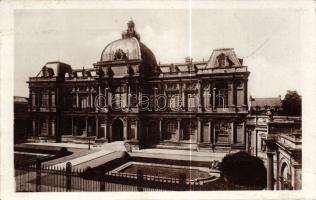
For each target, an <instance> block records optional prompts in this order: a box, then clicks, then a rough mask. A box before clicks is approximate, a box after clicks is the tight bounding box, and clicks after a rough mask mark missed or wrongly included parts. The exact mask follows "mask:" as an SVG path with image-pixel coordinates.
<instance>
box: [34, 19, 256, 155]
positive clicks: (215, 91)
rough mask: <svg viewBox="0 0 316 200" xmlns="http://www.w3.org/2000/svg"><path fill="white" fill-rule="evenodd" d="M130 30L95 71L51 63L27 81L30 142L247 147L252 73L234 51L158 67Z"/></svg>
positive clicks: (131, 28) (130, 26) (106, 52)
mask: <svg viewBox="0 0 316 200" xmlns="http://www.w3.org/2000/svg"><path fill="white" fill-rule="evenodd" d="M127 25H128V28H127V30H126V31H125V32H123V33H122V38H121V39H118V40H115V41H113V42H111V43H110V44H108V45H107V46H106V47H105V48H104V50H103V51H102V53H101V57H100V60H99V61H97V62H96V63H94V64H93V67H91V68H87V69H86V68H82V69H75V68H72V66H70V65H68V64H65V63H62V62H48V63H46V64H45V66H44V67H43V68H42V69H41V71H40V72H39V73H38V75H37V76H35V77H30V78H29V81H28V84H29V90H30V91H29V93H30V97H29V104H30V108H29V112H30V113H29V114H30V117H31V121H32V134H33V135H29V136H28V137H29V138H31V139H33V140H51V139H53V140H56V141H57V142H59V141H65V142H67V141H71V142H87V141H88V140H89V142H90V141H91V142H93V143H104V142H113V141H124V142H126V143H129V144H131V145H132V147H133V148H139V147H140V148H146V147H149V146H153V147H154V146H156V147H169V146H171V147H175V146H178V147H179V148H182V147H183V148H200V149H203V148H210V146H211V145H212V144H215V146H222V147H227V148H240V149H246V144H247V143H248V142H247V140H248V137H246V131H245V127H246V116H247V114H248V105H247V104H248V101H247V100H248V98H247V81H248V76H249V74H250V72H249V71H248V70H247V66H243V61H242V59H239V58H238V57H237V56H236V54H235V52H234V50H233V49H230V48H225V49H215V50H213V52H212V54H211V55H210V58H209V60H208V61H201V62H193V60H192V59H191V58H186V59H185V62H183V63H174V64H157V62H156V58H155V56H154V54H153V53H152V51H151V50H150V49H149V48H148V47H147V46H146V45H144V44H143V43H142V42H141V40H140V36H139V34H138V33H137V32H136V31H135V24H134V22H133V21H129V22H128V24H127ZM206 48H207V47H206Z"/></svg>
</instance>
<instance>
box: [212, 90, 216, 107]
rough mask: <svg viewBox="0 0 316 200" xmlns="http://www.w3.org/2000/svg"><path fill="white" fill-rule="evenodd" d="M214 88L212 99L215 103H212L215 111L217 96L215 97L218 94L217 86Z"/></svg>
mask: <svg viewBox="0 0 316 200" xmlns="http://www.w3.org/2000/svg"><path fill="white" fill-rule="evenodd" d="M212 90H213V94H212V97H213V98H212V99H213V101H212V102H213V103H212V105H213V111H215V110H216V98H215V96H216V88H213V89H212Z"/></svg>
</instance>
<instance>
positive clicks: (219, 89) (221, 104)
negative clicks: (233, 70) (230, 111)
mask: <svg viewBox="0 0 316 200" xmlns="http://www.w3.org/2000/svg"><path fill="white" fill-rule="evenodd" d="M214 89H215V98H214V99H215V102H214V103H215V104H214V105H215V106H216V107H217V108H226V107H227V105H228V84H227V83H226V82H220V83H218V84H216V87H215V88H214Z"/></svg>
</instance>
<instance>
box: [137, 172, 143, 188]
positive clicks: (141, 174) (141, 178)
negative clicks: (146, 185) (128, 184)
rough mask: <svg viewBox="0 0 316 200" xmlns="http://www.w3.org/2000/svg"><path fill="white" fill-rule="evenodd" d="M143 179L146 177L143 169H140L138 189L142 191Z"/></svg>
mask: <svg viewBox="0 0 316 200" xmlns="http://www.w3.org/2000/svg"><path fill="white" fill-rule="evenodd" d="M143 179H144V174H143V171H142V170H140V169H138V170H137V191H138V192H142V191H144V190H143Z"/></svg>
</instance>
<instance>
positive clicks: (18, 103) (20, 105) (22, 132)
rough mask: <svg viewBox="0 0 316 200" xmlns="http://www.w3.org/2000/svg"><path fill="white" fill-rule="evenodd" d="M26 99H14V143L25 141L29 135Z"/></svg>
mask: <svg viewBox="0 0 316 200" xmlns="http://www.w3.org/2000/svg"><path fill="white" fill-rule="evenodd" d="M30 125H31V123H30V121H29V114H28V98H25V97H16V96H15V97H14V143H20V142H24V141H26V138H27V136H28V134H30V132H31V129H30Z"/></svg>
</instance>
